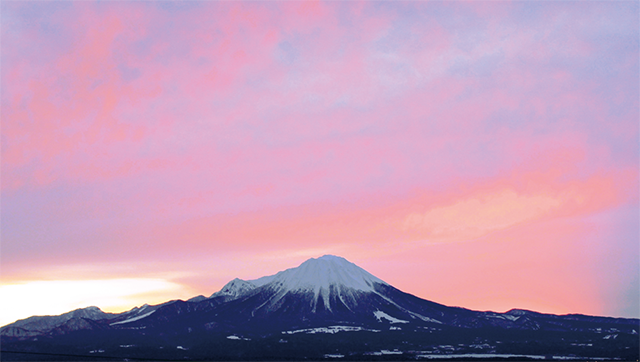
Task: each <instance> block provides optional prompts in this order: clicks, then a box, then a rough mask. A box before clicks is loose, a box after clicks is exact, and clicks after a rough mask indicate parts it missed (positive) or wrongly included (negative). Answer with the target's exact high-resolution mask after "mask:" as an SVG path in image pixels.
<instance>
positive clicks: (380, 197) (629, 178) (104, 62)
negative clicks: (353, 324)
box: [0, 1, 640, 325]
mask: <svg viewBox="0 0 640 362" xmlns="http://www.w3.org/2000/svg"><path fill="white" fill-rule="evenodd" d="M0 6H1V7H2V14H1V16H2V19H1V20H2V25H1V30H2V52H1V62H2V67H1V74H0V75H1V88H2V94H1V102H2V103H1V107H2V122H1V125H0V127H1V128H0V131H1V132H0V133H1V147H2V148H1V152H2V153H1V167H2V169H1V174H0V181H1V184H0V187H1V200H2V208H1V225H0V226H1V229H2V240H1V242H2V244H1V254H0V262H1V272H2V274H1V275H2V277H1V280H0V292H1V293H2V295H3V298H2V300H3V301H2V304H0V309H1V310H2V315H1V319H0V324H2V325H4V324H7V323H9V322H12V321H15V320H16V319H19V318H25V317H28V316H30V315H35V314H59V313H63V312H66V311H69V310H72V309H75V308H80V307H85V306H90V305H96V306H98V307H100V308H102V309H103V310H105V311H122V310H126V309H130V308H132V307H134V306H139V305H141V304H143V303H150V304H151V303H161V302H164V301H168V300H171V299H178V298H181V299H188V298H191V297H194V296H196V295H198V294H203V295H206V296H209V295H210V294H211V293H213V292H215V291H217V290H219V289H220V288H221V287H222V286H223V285H224V284H225V283H226V282H228V281H230V280H231V279H233V278H236V277H238V278H242V279H255V278H258V277H261V276H264V275H270V274H274V273H276V272H278V271H280V270H283V269H286V268H291V267H295V266H298V265H299V264H300V263H301V262H303V261H304V260H306V259H308V258H311V257H318V256H321V255H324V254H335V255H340V256H342V257H345V258H346V259H348V260H349V261H351V262H354V263H356V264H357V265H359V266H361V267H362V268H364V269H366V270H367V271H369V272H370V273H372V274H373V275H375V276H377V277H378V278H380V279H382V280H384V281H386V282H387V283H390V284H392V285H393V286H395V287H397V288H399V289H401V290H403V291H405V292H408V293H411V294H414V295H416V296H419V297H421V298H424V299H428V300H431V301H434V302H438V303H443V304H447V305H455V306H462V307H466V308H471V309H481V310H495V311H506V310H508V309H511V308H525V309H533V310H537V311H540V312H549V313H583V314H592V315H607V316H625V317H635V318H638V317H640V304H639V303H640V291H639V285H640V278H639V276H640V236H639V235H640V221H639V220H640V211H639V208H640V206H639V197H638V196H639V195H638V191H639V180H640V179H639V173H640V172H639V167H638V165H639V161H640V159H639V155H640V150H639V147H638V145H639V143H640V138H639V122H638V119H640V111H639V101H638V100H639V99H640V91H639V88H640V87H639V82H638V79H640V77H639V74H638V69H639V54H640V52H639V45H638V44H640V39H639V36H638V32H637V29H638V26H639V25H640V24H639V20H638V10H639V9H638V3H637V2H622V1H620V2H538V1H520V2H506V1H505V2H501V1H490V2H489V1H487V2H483V1H477V2H435V1H431V2H401V1H397V2H359V1H355V2H322V1H309V2H296V1H293V2H291V1H290V2H277V1H273V2H248V1H246V2H245V1H235V2H209V1H202V2H200V1H188V2H185V1H179V2H178V1H177V2H172V1H158V2H153V1H152V2H128V1H118V2H93V1H82V2H62V1H60V2H55V1H54V2H38V1H28V2H23V1H3V2H2V3H1V4H0ZM43 295H46V296H47V298H45V299H43V297H42V296H43ZM6 296H11V298H7V297H6ZM44 300H46V301H47V305H43V304H42V302H43V301H44Z"/></svg>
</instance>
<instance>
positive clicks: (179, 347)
mask: <svg viewBox="0 0 640 362" xmlns="http://www.w3.org/2000/svg"><path fill="white" fill-rule="evenodd" d="M176 348H177V349H181V350H183V351H187V350H189V348H184V347H182V346H176Z"/></svg>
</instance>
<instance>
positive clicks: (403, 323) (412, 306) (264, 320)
mask: <svg viewBox="0 0 640 362" xmlns="http://www.w3.org/2000/svg"><path fill="white" fill-rule="evenodd" d="M74 312H75V314H73V313H74ZM63 315H64V316H65V317H64V318H60V316H50V317H30V318H29V319H28V320H29V323H26V322H21V321H17V322H15V323H12V324H9V325H7V326H4V327H2V328H0V338H1V339H2V346H3V347H2V348H3V351H4V350H5V347H4V346H13V347H12V348H18V349H20V348H22V349H29V350H46V349H47V348H51V347H46V346H51V343H53V342H51V341H58V342H56V343H66V344H65V345H71V346H77V347H74V348H79V351H82V350H83V348H85V347H84V346H87V345H91V346H93V347H92V348H94V349H93V350H107V349H108V348H111V349H112V350H113V351H114V353H116V352H117V353H120V354H122V355H123V356H125V355H126V353H125V352H126V351H124V350H121V349H122V348H124V347H118V346H121V345H122V346H128V345H144V346H148V345H157V344H158V343H160V344H161V345H159V346H157V348H160V347H162V349H163V350H164V349H165V348H166V346H167V343H168V345H171V344H172V343H177V341H180V342H179V343H180V344H179V346H180V347H183V348H186V349H185V350H183V349H179V350H180V356H182V357H185V358H196V359H197V358H204V359H212V358H213V359H217V358H218V357H219V358H221V359H226V358H231V359H238V358H239V359H244V357H242V355H243V354H242V352H241V351H240V350H236V349H234V348H235V347H233V346H232V345H230V346H227V344H226V343H227V342H226V341H228V340H233V341H243V342H242V343H252V345H254V346H255V348H257V349H256V352H255V353H258V351H259V350H260V348H267V349H272V350H278V351H280V350H282V348H284V347H282V346H281V345H280V343H286V342H287V341H288V340H289V339H290V338H293V340H295V341H298V342H296V343H303V342H301V341H302V340H305V341H307V342H304V343H311V342H309V341H312V340H316V342H317V341H322V343H321V345H331V346H338V347H339V346H345V345H348V346H350V347H349V348H347V347H344V348H347V350H348V352H349V353H356V354H357V353H369V352H371V351H369V352H366V351H365V350H366V349H367V348H369V349H370V348H371V347H370V346H372V345H375V346H379V347H380V348H383V347H385V348H391V347H393V348H395V349H399V348H400V349H401V348H404V349H406V352H403V353H413V352H410V351H415V350H416V349H417V348H422V349H425V348H431V349H432V350H433V351H434V353H436V352H437V353H436V354H441V353H445V352H446V348H444V347H442V348H441V347H438V346H445V345H449V344H452V343H453V342H457V345H458V347H452V348H453V350H454V351H458V352H461V353H462V352H464V353H472V352H474V351H475V352H478V350H476V349H477V348H480V350H481V351H480V352H482V353H485V354H487V353H490V352H492V351H493V352H495V353H497V352H501V353H502V352H504V353H507V352H509V353H510V351H511V352H513V351H519V352H523V351H524V352H526V351H530V350H531V348H533V347H531V346H532V345H531V344H530V343H531V341H538V342H536V343H539V344H540V345H541V346H542V347H541V348H542V350H545V351H547V352H549V353H552V352H553V353H560V352H562V353H565V354H567V353H568V352H567V351H570V352H571V353H569V354H571V355H575V356H585V357H586V356H587V355H585V353H587V352H589V351H598V353H600V354H602V355H606V356H612V358H613V357H616V358H618V357H621V356H625V358H626V357H629V356H631V357H635V356H636V355H635V354H634V353H635V352H630V351H634V348H635V350H637V348H636V346H637V345H638V331H640V319H633V318H614V317H601V316H585V315H579V314H568V315H554V314H545V313H539V312H535V311H528V310H523V309H511V310H509V311H507V312H505V313H498V312H492V311H484V312H483V311H474V310H470V309H466V308H461V307H450V306H446V305H443V304H439V303H436V302H432V301H429V300H425V299H422V298H419V297H417V296H415V295H412V294H409V293H406V292H403V291H401V290H398V289H396V288H395V287H393V286H392V285H390V284H388V283H386V282H384V281H383V280H382V279H380V278H378V277H376V276H374V275H372V274H370V273H369V272H367V271H366V270H364V269H362V268H360V267H358V266H357V265H355V264H353V263H351V262H349V261H348V260H346V259H344V258H341V257H337V256H332V255H325V256H322V257H319V258H315V259H313V258H312V259H309V260H307V261H305V262H303V263H302V264H300V265H299V266H298V267H295V268H290V269H286V270H283V271H281V272H278V273H276V274H274V275H270V276H265V277H262V278H258V279H255V280H242V279H238V278H235V279H233V280H231V281H230V282H229V283H227V284H226V285H225V286H223V287H222V288H221V289H220V290H219V291H218V292H215V293H213V294H211V296H210V297H208V298H207V297H204V296H198V297H194V298H191V299H189V300H187V301H182V300H174V301H169V302H166V303H162V304H159V305H153V306H149V305H143V306H141V307H136V308H133V309H131V310H129V311H127V312H123V313H119V314H109V313H104V312H102V311H101V310H100V309H99V308H97V307H89V308H86V310H76V311H72V312H69V313H66V314H63ZM38 321H40V322H41V323H40V324H38V323H36V322H38ZM378 334H380V335H381V336H382V335H384V336H385V337H384V338H382V339H381V338H379V337H377V335H378ZM278 336H279V337H278ZM284 336H289V337H287V338H289V339H286V338H285V339H283V338H284ZM323 336H325V337H323ZM331 336H335V337H331ZM401 339H402V340H401ZM41 340H46V341H49V342H47V343H48V344H43V342H41ZM104 340H108V341H119V342H118V343H120V344H113V343H115V342H111V343H112V344H111V345H109V346H105V345H104V342H103V341H104ZM281 340H282V341H284V342H280V341H281ZM80 341H82V342H80ZM132 341H138V342H136V343H137V344H136V343H133V342H132ZM250 341H251V342H250ZM367 341H368V342H367ZM473 341H476V342H473ZM477 341H484V342H483V343H479V342H477ZM566 341H571V342H566ZM316 342H314V343H316ZM472 342H473V343H472ZM221 343H222V344H221ZM273 343H276V344H273ZM335 343H338V344H337V345H336V344H335ZM363 343H364V344H363ZM437 343H440V344H437ZM572 343H573V344H572ZM404 344H411V346H412V347H411V348H412V349H407V348H408V347H407V346H406V345H404ZM53 345H56V344H55V343H54V344H53ZM208 345H219V346H225V347H224V348H231V349H230V350H229V352H228V353H227V352H224V353H223V352H220V350H219V349H217V350H211V349H210V348H209V347H207V346H208ZM589 345H591V346H596V345H597V346H600V347H598V348H599V349H593V348H587V347H585V346H589ZM163 346H164V347H163ZM259 346H262V347H259ZM472 346H476V347H472ZM477 346H483V347H477ZM486 346H490V347H486ZM338 347H336V348H338ZM157 348H156V347H153V348H151V347H145V348H144V351H145V352H144V353H142V352H140V353H142V355H143V356H145V357H149V356H156V355H159V356H164V355H162V353H164V352H166V351H164V352H160V350H159V349H157ZM173 348H177V347H175V346H174V347H173ZM220 348H222V347H220ZM238 348H239V347H238ZM292 348H293V347H292ZM327 348H328V347H327ZM331 348H334V347H331ZM340 348H342V347H339V348H338V349H340ZM443 348H444V349H443ZM585 348H586V349H585ZM285 349H286V348H285ZM294 350H295V351H294V352H295V353H294V352H291V351H290V352H291V353H293V355H292V356H294V357H295V358H307V357H313V356H315V357H313V358H316V357H317V358H320V357H318V356H323V354H317V353H316V352H312V351H309V350H304V349H296V348H294ZM533 350H534V351H535V348H534V349H533ZM188 351H200V352H197V353H196V352H188ZM283 351H284V350H282V351H281V352H278V353H276V355H274V356H275V357H274V358H276V357H278V358H281V357H283V356H288V355H287V354H286V353H289V352H286V353H285V352H283ZM357 351H360V352H357ZM362 351H364V352H362ZM85 352H86V351H85ZM374 352H375V351H374ZM198 353H199V354H198ZM238 353H239V354H238ZM283 353H284V354H283ZM314 353H316V354H314ZM327 353H328V352H327ZM371 353H373V352H371ZM376 353H377V352H376ZM447 353H448V352H447ZM329 354H330V353H329ZM414 354H415V353H414ZM25 356H26V355H22V356H21V357H25ZM362 356H364V355H362ZM182 357H180V358H182ZM214 357H215V358H214ZM258 357H259V354H256V355H254V356H253V357H251V358H248V357H247V358H248V359H256V358H257V359H259V358H258ZM412 358H413V357H412ZM421 358H426V357H421Z"/></svg>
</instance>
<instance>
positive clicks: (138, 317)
mask: <svg viewBox="0 0 640 362" xmlns="http://www.w3.org/2000/svg"><path fill="white" fill-rule="evenodd" d="M154 312H155V310H152V311H151V312H148V313H145V314H143V315H139V316H136V317H133V318H129V319H126V320H123V321H120V322H114V323H111V324H109V325H110V326H114V325H116V324H125V323H131V322H135V321H137V320H140V319H142V318H147V317H148V316H150V315H152V314H153V313H154Z"/></svg>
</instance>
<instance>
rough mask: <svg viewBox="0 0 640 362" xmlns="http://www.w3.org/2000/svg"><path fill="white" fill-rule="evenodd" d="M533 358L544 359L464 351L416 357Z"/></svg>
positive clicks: (535, 356) (525, 355)
mask: <svg viewBox="0 0 640 362" xmlns="http://www.w3.org/2000/svg"><path fill="white" fill-rule="evenodd" d="M513 357H515V358H533V359H544V358H545V356H538V355H528V354H483V353H465V354H419V355H416V358H427V359H434V358H513Z"/></svg>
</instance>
